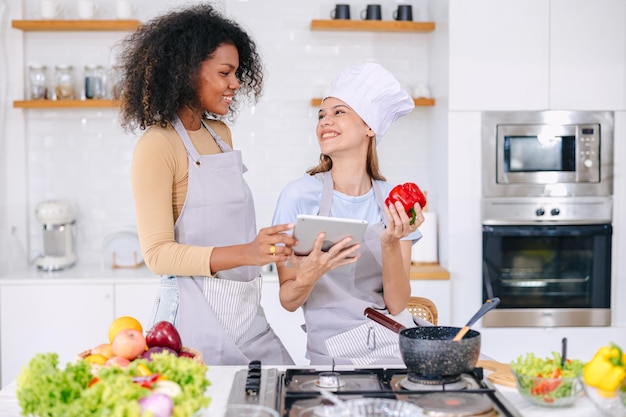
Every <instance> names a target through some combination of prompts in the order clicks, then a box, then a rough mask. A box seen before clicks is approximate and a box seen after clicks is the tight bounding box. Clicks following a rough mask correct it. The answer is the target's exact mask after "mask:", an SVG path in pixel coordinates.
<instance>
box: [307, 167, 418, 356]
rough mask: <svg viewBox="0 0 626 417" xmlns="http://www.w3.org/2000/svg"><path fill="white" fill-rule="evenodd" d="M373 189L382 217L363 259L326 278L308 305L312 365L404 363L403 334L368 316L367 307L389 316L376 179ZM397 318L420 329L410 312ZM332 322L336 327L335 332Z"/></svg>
mask: <svg viewBox="0 0 626 417" xmlns="http://www.w3.org/2000/svg"><path fill="white" fill-rule="evenodd" d="M322 175H323V177H322V178H323V191H322V201H321V202H320V210H319V215H320V216H329V215H330V208H331V202H332V197H333V192H334V191H333V190H334V187H333V179H332V175H331V173H330V171H327V172H325V173H323V174H322ZM372 187H373V189H374V196H375V197H376V202H377V203H378V206H379V207H380V210H381V213H382V217H383V218H382V219H381V221H380V222H379V223H376V224H370V225H368V227H367V230H366V232H365V236H364V239H363V243H362V244H361V249H360V252H359V253H360V254H361V257H360V259H359V261H358V262H357V263H356V264H350V265H347V266H342V267H340V268H336V269H334V270H332V271H330V272H328V273H326V274H325V275H324V276H322V278H320V280H319V281H318V282H317V283H316V284H315V288H314V289H313V291H312V292H311V294H310V295H309V298H308V299H307V301H306V303H305V304H304V305H303V311H304V318H305V321H306V331H307V354H308V356H309V359H310V360H311V364H312V365H318V364H330V363H332V361H333V359H334V361H335V363H336V364H348V365H359V366H366V365H371V364H385V365H387V364H389V365H392V364H398V365H403V364H404V362H403V361H402V358H401V356H400V348H399V337H398V334H397V333H395V332H393V331H391V330H389V329H387V328H385V327H383V326H381V325H380V324H378V323H375V322H374V321H372V320H370V319H368V318H366V317H365V316H364V315H363V311H364V310H365V308H366V307H372V308H374V309H377V310H380V311H381V312H382V313H383V314H388V311H387V309H386V307H385V301H384V299H383V284H382V252H381V247H380V234H381V233H382V231H383V230H384V228H385V225H386V223H387V219H386V216H385V212H384V207H385V206H384V197H383V195H382V192H381V190H380V187H379V185H378V183H377V182H376V181H372ZM393 318H394V319H395V320H397V321H400V322H402V323H403V324H404V325H405V326H407V327H413V326H415V324H414V323H413V321H412V319H411V315H410V313H409V312H408V311H407V310H405V311H404V312H402V313H401V314H399V315H397V316H393ZM328 323H332V324H333V327H332V329H330V328H329V327H328ZM337 329H340V330H339V331H337Z"/></svg>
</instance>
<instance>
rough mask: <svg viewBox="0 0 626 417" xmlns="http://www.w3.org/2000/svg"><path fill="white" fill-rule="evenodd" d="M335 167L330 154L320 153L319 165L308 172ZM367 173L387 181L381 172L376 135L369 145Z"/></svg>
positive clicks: (318, 171)
mask: <svg viewBox="0 0 626 417" xmlns="http://www.w3.org/2000/svg"><path fill="white" fill-rule="evenodd" d="M332 167H333V160H332V159H331V158H330V156H328V155H324V154H323V153H322V154H320V162H319V163H318V164H317V166H315V167H313V168H311V169H309V170H308V171H307V172H306V173H307V174H309V175H315V174H319V173H321V172H326V171H330V170H331V168H332ZM366 169H367V174H368V175H369V176H370V178H372V179H374V180H379V181H386V179H385V177H383V174H381V173H380V168H379V166H378V152H377V151H376V136H374V137H373V138H371V140H370V141H369V145H368V147H367V164H366Z"/></svg>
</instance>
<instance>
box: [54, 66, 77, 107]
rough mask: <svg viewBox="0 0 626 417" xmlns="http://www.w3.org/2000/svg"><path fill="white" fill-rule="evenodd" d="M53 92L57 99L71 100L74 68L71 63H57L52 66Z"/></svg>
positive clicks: (74, 95) (72, 97) (73, 96)
mask: <svg viewBox="0 0 626 417" xmlns="http://www.w3.org/2000/svg"><path fill="white" fill-rule="evenodd" d="M54 80H55V82H54V93H55V95H56V99H57V100H73V99H74V98H76V94H75V93H74V68H73V67H72V66H71V65H57V66H56V67H55V68H54Z"/></svg>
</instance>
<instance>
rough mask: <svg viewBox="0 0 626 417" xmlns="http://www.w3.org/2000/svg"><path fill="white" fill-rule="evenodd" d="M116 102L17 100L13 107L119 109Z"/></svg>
mask: <svg viewBox="0 0 626 417" xmlns="http://www.w3.org/2000/svg"><path fill="white" fill-rule="evenodd" d="M117 105H118V104H117V101H115V100H99V99H98V100H15V101H14V102H13V107H17V108H22V109H77V108H88V109H89V108H100V107H117Z"/></svg>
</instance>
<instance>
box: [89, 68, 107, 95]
mask: <svg viewBox="0 0 626 417" xmlns="http://www.w3.org/2000/svg"><path fill="white" fill-rule="evenodd" d="M105 95H106V91H105V86H104V68H103V67H102V65H85V97H86V98H90V99H91V98H95V99H102V98H104V97H105Z"/></svg>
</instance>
